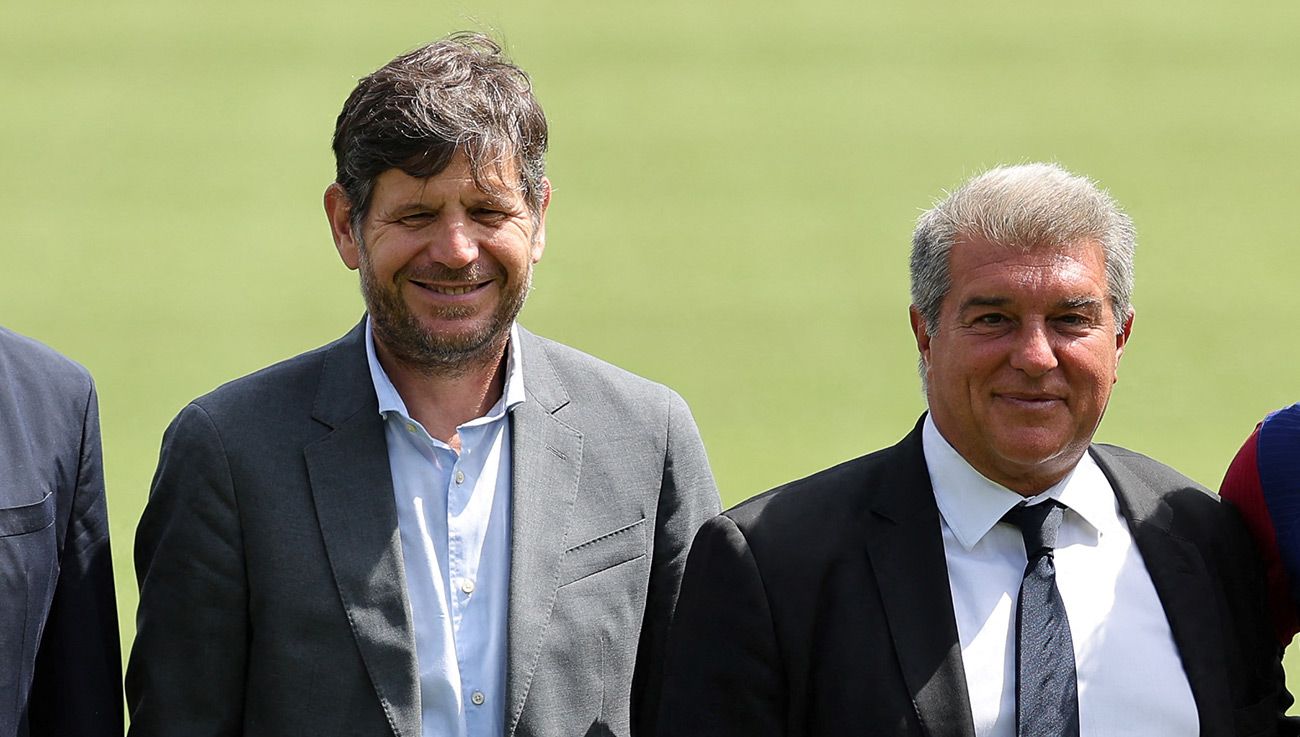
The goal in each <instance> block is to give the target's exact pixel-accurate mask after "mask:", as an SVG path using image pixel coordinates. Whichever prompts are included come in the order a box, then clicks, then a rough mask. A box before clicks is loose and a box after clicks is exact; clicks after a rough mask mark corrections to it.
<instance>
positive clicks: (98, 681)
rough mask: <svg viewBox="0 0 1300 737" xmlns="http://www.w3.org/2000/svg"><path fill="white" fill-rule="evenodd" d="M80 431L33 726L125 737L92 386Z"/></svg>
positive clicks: (39, 733) (40, 730) (33, 730)
mask: <svg viewBox="0 0 1300 737" xmlns="http://www.w3.org/2000/svg"><path fill="white" fill-rule="evenodd" d="M74 427H75V426H74ZM80 429H81V438H80V448H81V450H80V455H79V460H78V465H77V475H76V489H75V492H74V494H73V499H72V505H71V515H70V517H69V520H68V527H67V534H66V536H65V537H64V543H63V549H62V551H61V553H60V556H59V567H60V571H59V579H58V584H57V586H56V588H55V590H54V599H53V601H52V602H51V604H50V612H49V617H48V619H47V620H46V623H45V632H44V634H43V635H42V637H41V647H40V651H39V653H38V654H37V657H36V671H35V677H34V679H33V681H32V691H31V700H30V707H29V711H28V717H27V718H28V729H29V731H30V734H31V735H32V736H33V737H46V736H49V737H54V736H55V735H58V736H59V737H63V736H64V735H67V736H68V737H113V736H114V735H121V734H122V686H121V683H122V680H121V679H122V656H121V649H120V646H119V644H118V643H119V640H118V629H117V603H116V600H115V598H114V595H113V562H112V555H111V553H110V551H109V546H108V512H107V508H106V505H105V501H104V466H103V460H102V455H101V451H100V439H99V406H98V402H97V401H96V397H95V389H94V386H93V385H90V386H89V388H88V391H87V395H86V397H85V411H84V414H83V419H82V425H81V428H80ZM74 432H75V430H74Z"/></svg>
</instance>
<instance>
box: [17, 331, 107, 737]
mask: <svg viewBox="0 0 1300 737" xmlns="http://www.w3.org/2000/svg"><path fill="white" fill-rule="evenodd" d="M116 606H117V605H116V603H115V601H114V598H113V565H112V562H111V559H110V553H109V549H108V516H107V513H106V510H105V506H104V477H103V466H102V463H101V461H100V446H99V410H98V405H97V404H96V401H95V388H94V385H93V384H92V383H91V381H90V375H89V374H87V373H86V370H85V369H83V368H81V367H80V366H78V365H76V364H74V363H72V362H71V361H69V360H67V359H66V358H63V357H62V356H60V355H58V354H57V353H55V352H54V351H52V350H50V349H49V348H46V347H45V346H43V345H41V344H39V343H37V342H35V341H33V340H29V339H27V338H24V337H22V336H19V335H16V334H14V333H12V332H9V331H8V330H4V329H0V737H9V736H10V735H23V736H25V735H35V736H44V735H49V736H50V737H54V736H56V735H57V736H58V737H82V736H83V735H95V736H98V735H105V736H109V735H120V734H121V733H122V688H121V673H122V662H121V656H120V654H119V648H118V633H117V608H116Z"/></svg>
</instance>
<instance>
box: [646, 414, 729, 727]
mask: <svg viewBox="0 0 1300 737" xmlns="http://www.w3.org/2000/svg"><path fill="white" fill-rule="evenodd" d="M720 509H721V504H720V502H719V499H718V489H717V486H716V484H715V483H714V481H713V472H712V471H711V470H710V469H709V461H708V457H707V456H706V455H705V452H704V443H703V441H702V440H700V432H699V430H698V429H697V428H696V426H695V420H694V419H693V418H692V417H691V412H690V409H688V408H687V406H686V402H685V401H684V400H683V399H682V398H681V397H680V396H678V395H677V394H676V393H675V392H671V391H670V392H669V400H668V438H667V450H666V452H665V453H664V469H663V481H662V483H661V486H660V490H659V511H658V513H657V515H656V518H655V537H654V558H653V560H652V562H651V568H650V585H649V590H648V592H647V594H646V611H645V617H644V620H643V623H642V626H641V641H640V643H639V645H638V649H637V663H636V672H635V674H634V675H633V685H632V689H633V694H634V697H633V700H632V723H633V724H634V725H635V726H636V732H635V734H637V735H645V736H646V737H648V736H649V735H653V734H654V733H655V719H656V718H657V716H658V714H659V698H660V690H661V683H662V677H663V663H664V647H665V642H666V640H667V635H668V624H669V622H670V621H671V619H672V616H673V609H674V607H675V606H676V604H677V594H678V590H679V589H680V587H681V581H682V571H683V569H685V567H686V555H687V552H688V551H689V549H690V545H691V539H692V538H694V537H695V533H696V531H698V530H699V529H700V525H702V524H704V522H705V521H706V520H708V519H709V518H710V517H713V516H714V515H716V514H717V513H718V511H719V510H720Z"/></svg>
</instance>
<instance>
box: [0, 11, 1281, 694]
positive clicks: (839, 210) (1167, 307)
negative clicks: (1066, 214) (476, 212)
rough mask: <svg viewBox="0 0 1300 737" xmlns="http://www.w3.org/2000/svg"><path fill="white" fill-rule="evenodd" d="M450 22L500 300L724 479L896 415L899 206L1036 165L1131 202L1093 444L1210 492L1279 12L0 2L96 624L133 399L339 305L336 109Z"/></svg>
mask: <svg viewBox="0 0 1300 737" xmlns="http://www.w3.org/2000/svg"><path fill="white" fill-rule="evenodd" d="M459 28H475V29H481V30H488V31H490V32H493V33H495V34H497V35H498V36H500V37H502V38H503V39H504V40H505V42H506V44H507V45H508V47H509V48H510V50H511V52H512V53H513V55H514V56H515V58H516V59H517V60H518V61H519V62H520V63H521V64H522V65H523V66H524V67H525V68H526V69H528V70H529V71H530V72H531V73H532V74H533V77H534V79H535V82H536V86H537V89H538V91H539V96H540V98H541V101H542V103H543V105H544V106H545V108H546V110H547V113H548V117H549V119H550V122H551V127H552V149H551V155H550V157H549V162H550V175H551V178H552V180H553V182H554V185H555V196H554V201H553V204H552V208H551V213H550V217H549V221H548V225H549V228H548V243H549V248H548V249H547V252H546V258H545V260H544V261H543V262H542V264H541V265H540V267H539V271H538V275H537V281H536V285H537V288H536V291H535V293H534V294H533V296H532V298H531V300H530V302H529V306H528V308H527V309H526V310H525V312H524V317H523V320H524V322H525V323H526V324H527V325H528V326H529V327H531V328H532V329H533V330H535V331H537V332H540V333H543V334H546V335H548V336H550V337H554V338H557V339H559V340H562V341H565V342H568V343H571V344H573V345H576V346H578V347H581V348H583V349H585V350H587V351H588V352H591V353H594V354H596V355H598V356H601V357H604V358H606V359H608V360H611V361H613V362H615V363H618V364H620V365H622V366H624V367H627V368H629V369H632V370H634V371H636V372H638V373H641V374H643V375H646V376H649V377H652V378H654V379H657V380H660V381H663V382H665V383H668V384H670V385H672V386H674V387H675V388H677V389H678V390H679V391H680V392H681V393H682V394H683V395H684V396H685V397H686V399H687V400H688V401H689V402H690V403H691V405H692V407H693V408H694V411H695V414H696V418H697V420H698V422H699V425H700V428H701V430H702V432H703V434H704V439H705V442H706V444H707V445H708V448H709V451H710V456H711V458H712V461H713V466H714V470H715V472H716V474H717V478H718V481H719V484H720V486H721V488H722V490H723V496H724V501H725V502H726V503H728V504H731V503H735V502H738V501H740V500H742V499H744V498H746V497H748V496H750V495H752V494H754V493H757V492H759V491H761V490H763V489H765V488H767V487H770V486H773V485H775V484H778V483H781V482H783V481H786V480H789V479H791V478H794V477H797V476H801V475H804V474H806V473H809V472H812V471H814V470H817V469H819V468H822V467H824V466H827V465H830V464H832V463H835V462H837V461H840V460H843V459H846V458H849V457H852V456H855V455H859V454H861V453H864V452H867V451H869V450H872V449H875V448H877V447H880V446H882V445H885V444H889V443H892V442H894V441H895V440H896V439H898V438H899V437H901V436H902V435H903V434H904V433H905V432H906V431H907V430H908V429H909V428H910V427H911V424H912V423H913V422H914V420H915V419H916V417H917V415H918V414H919V413H920V412H921V410H922V408H923V403H922V400H921V395H920V392H919V389H918V385H917V379H916V375H915V360H916V359H915V348H914V346H913V344H912V336H911V333H910V331H909V328H908V323H907V314H906V312H907V303H908V297H907V272H906V268H907V248H908V241H909V236H910V233H911V228H912V225H913V221H914V220H915V218H916V216H917V215H918V214H919V212H920V211H921V210H922V209H923V208H925V207H926V206H927V205H928V204H929V203H930V202H931V201H932V200H933V199H934V198H935V197H936V196H938V195H939V194H940V193H941V191H942V190H943V189H944V188H948V187H951V186H953V185H955V184H957V183H959V182H960V181H961V180H962V179H964V178H965V177H967V176H969V175H971V174H973V173H975V172H977V171H979V170H981V169H983V168H985V167H988V166H991V165H995V164H998V163H1004V162H1018V161H1025V160H1035V159H1047V160H1055V161H1059V162H1061V163H1062V164H1064V165H1065V166H1067V167H1069V168H1072V169H1075V170H1077V171H1079V172H1082V173H1085V174H1088V175H1090V176H1093V177H1095V178H1097V179H1099V180H1100V181H1101V182H1102V183H1103V184H1104V185H1106V186H1107V187H1108V188H1109V189H1110V190H1111V192H1112V193H1113V194H1114V195H1115V196H1116V197H1117V198H1118V199H1119V200H1120V202H1121V203H1123V204H1124V205H1125V206H1126V207H1127V208H1128V209H1129V211H1130V212H1131V214H1132V215H1133V217H1134V219H1135V220H1136V222H1137V224H1138V229H1139V251H1138V288H1137V294H1136V305H1137V322H1136V329H1135V333H1134V338H1133V341H1132V342H1131V343H1130V344H1129V350H1128V351H1127V352H1126V355H1125V358H1124V362H1123V364H1122V366H1121V381H1120V383H1119V385H1118V387H1117V390H1116V394H1115V397H1114V399H1113V402H1112V405H1111V411H1110V413H1109V416H1108V417H1107V419H1106V421H1105V422H1104V423H1103V425H1102V428H1101V432H1100V434H1099V438H1100V439H1102V440H1105V441H1109V442H1116V443H1120V444H1123V445H1127V446H1130V447H1132V448H1135V449H1137V450H1141V451H1143V452H1146V453H1149V454H1151V455H1153V456H1156V457H1158V458H1160V459H1162V460H1164V461H1166V462H1169V463H1171V464H1172V465H1174V466H1176V467H1178V468H1180V469H1182V470H1183V471H1185V472H1186V473H1188V474H1189V475H1191V476H1192V477H1194V478H1196V479H1198V480H1199V481H1201V482H1203V483H1205V484H1207V485H1209V486H1211V487H1215V486H1217V485H1218V482H1219V479H1220V478H1221V476H1222V473H1223V469H1224V468H1225V466H1226V464H1227V462H1228V460H1229V459H1230V458H1231V457H1232V455H1233V453H1234V452H1235V451H1236V449H1237V447H1238V445H1239V444H1240V442H1241V441H1242V439H1243V438H1244V437H1245V435H1246V434H1247V433H1248V432H1249V431H1250V430H1251V428H1252V427H1253V426H1254V423H1255V422H1256V421H1257V420H1258V419H1259V418H1260V417H1261V416H1262V415H1263V414H1264V413H1265V412H1267V411H1268V410H1270V409H1273V408H1276V407H1279V406H1282V405H1284V404H1288V403H1290V402H1293V401H1297V400H1300V380H1297V379H1296V375H1297V372H1296V367H1297V366H1300V340H1297V339H1296V337H1295V329H1294V327H1293V326H1294V323H1292V322H1291V321H1292V320H1295V319H1297V318H1300V293H1298V292H1297V289H1296V275H1297V273H1298V268H1297V267H1300V249H1298V248H1297V240H1300V239H1298V238H1297V235H1296V229H1295V227H1294V225H1293V224H1292V222H1291V221H1289V220H1287V217H1289V216H1287V215H1285V211H1286V209H1287V208H1288V207H1289V206H1292V203H1293V200H1294V199H1295V197H1296V196H1297V195H1298V194H1300V181H1297V179H1298V178H1300V174H1298V173H1297V172H1300V136H1297V131H1300V102H1298V101H1300V77H1297V75H1296V73H1295V70H1296V69H1297V68H1298V67H1300V43H1298V41H1300V38H1297V35H1298V33H1300V32H1298V31H1297V30H1296V29H1297V28H1300V6H1291V5H1286V4H1280V3H1279V4H1270V5H1268V6H1267V9H1265V6H1263V5H1258V6H1256V5H1229V4H1223V3H1212V2H1200V1H1198V2H1189V3H1182V4H1179V5H1177V6H1170V5H1167V4H1166V5H1157V4H1148V3H1132V2H1100V3H1087V4H1074V5H1068V6H1066V5H1059V4H1028V3H1020V2H1005V1H1003V0H994V1H993V2H984V3H978V4H973V3H972V4H962V5H957V4H955V3H937V2H932V1H930V0H919V1H917V0H913V1H912V2H893V1H891V2H884V3H870V4H867V3H861V2H848V1H844V2H830V1H819V2H812V3H805V4H800V5H794V4H790V3H771V2H756V3H747V4H741V3H720V2H719V3H709V2H699V1H698V0H694V1H682V0H669V1H668V2H659V3H631V2H622V1H615V2H609V3H579V2H554V3H547V4H544V5H543V4H540V3H538V4H531V3H522V2H520V3H517V4H516V3H504V2H485V3H473V4H471V3H468V2H465V0H453V1H452V2H443V3H414V2H398V1H396V0H377V1H376V2H372V3H367V4H365V5H362V4H356V3H353V4H343V3H336V2H323V1H321V0H314V1H313V2H302V1H300V0H290V1H289V2H281V3H274V4H272V3H263V2H250V1H249V0H232V1H230V2H226V3H223V4H215V3H196V2H161V1H160V0H124V1H123V2H119V3H102V4H92V3H89V2H84V0H82V1H80V2H77V1H71V0H70V1H69V2H62V3H48V4H34V3H27V4H20V3H18V2H16V0H0V68H3V69H4V70H5V73H4V74H3V75H0V99H2V100H3V101H4V103H3V105H4V114H3V115H0V222H2V223H4V225H5V235H4V236H3V240H0V255H2V257H3V258H2V259H0V263H2V265H0V323H3V324H5V325H7V326H9V327H11V328H13V329H16V330H18V331H20V332H23V333H26V334H29V335H32V336H34V337H37V338H40V339H42V340H44V341H45V342H47V343H49V344H51V345H53V346H54V347H56V348H57V349H59V350H61V351H63V352H64V353H66V354H67V355H69V356H71V357H73V358H75V359H77V360H78V361H80V362H81V363H83V364H85V365H86V366H87V367H89V368H90V370H91V371H92V372H93V373H94V375H95V376H96V378H97V380H98V383H99V388H100V398H101V406H102V412H103V431H104V445H105V453H106V467H107V477H108V484H109V494H110V505H111V513H112V523H113V535H114V554H115V557H116V565H117V571H118V599H119V603H120V607H121V612H122V620H123V627H122V629H123V642H124V644H129V642H130V637H131V633H132V630H133V626H132V619H133V616H134V610H135V601H136V597H135V585H134V580H133V575H132V572H131V540H132V534H133V532H134V527H135V522H136V519H137V518H138V516H139V513H140V510H141V508H142V507H143V505H144V501H145V498H146V495H147V491H148V485H149V479H150V477H151V475H152V472H153V467H154V463H155V461H156V459H157V450H158V442H159V439H160V436H161V433H162V431H163V428H164V427H165V426H166V424H167V422H168V421H169V420H170V418H171V417H172V416H173V415H174V414H175V413H176V412H177V411H179V409H180V408H181V407H182V406H183V405H184V404H185V403H186V402H187V401H188V400H189V399H191V398H193V397H195V396H197V395H199V394H201V393H204V392H206V391H208V390H210V389H212V388H213V387H215V386H216V385H218V384H219V383H221V382H223V381H226V380H229V379H231V378H234V377H236V376H239V375H242V374H244V373H247V372H249V371H252V370H254V369H256V368H259V367H261V366H263V365H266V364H268V363H270V362H272V361H275V360H278V359H280V358H284V357H287V356H290V355H293V354H295V353H298V352H300V351H302V350H305V349H307V348H310V347H313V346H316V345H319V344H321V343H323V342H326V341H328V340H331V339H333V338H334V337H337V336H338V335H341V334H342V333H343V332H345V331H346V330H347V329H348V328H349V327H350V326H351V325H352V324H353V323H354V322H355V321H356V320H357V319H358V318H359V316H360V314H361V301H360V298H359V295H358V290H357V287H356V283H355V277H354V275H353V274H352V273H351V272H349V271H347V270H346V269H345V268H344V267H343V266H342V264H341V263H340V262H339V261H338V259H337V257H336V255H335V253H334V249H333V246H332V243H331V242H330V238H329V234H328V230H327V228H326V224H325V219H324V217H323V214H322V209H321V204H320V199H321V193H322V191H323V190H324V188H325V186H326V184H327V183H328V182H329V181H330V180H331V179H332V177H333V163H332V157H331V155H330V150H329V139H330V134H331V133H332V130H333V121H334V117H335V115H337V113H338V109H339V107H340V106H341V104H342V101H343V99H344V97H345V96H346V95H347V93H348V92H349V91H350V90H351V88H352V86H353V84H354V83H355V81H356V79H357V78H358V77H360V76H362V75H364V74H366V73H367V72H369V71H370V70H372V69H373V68H374V67H376V66H378V65H380V64H382V63H383V62H385V61H386V60H387V59H389V58H390V57H391V56H393V55H395V54H396V53H398V52H400V51H404V50H406V49H408V48H410V47H413V46H415V45H418V44H420V43H422V42H424V41H426V40H429V39H431V38H434V37H437V36H440V35H443V34H444V33H446V32H448V31H451V30H455V29H459ZM1289 326H1291V327H1289ZM1297 668H1300V662H1297V663H1296V665H1295V667H1293V669H1292V672H1293V673H1297V674H1300V670H1297ZM1296 677H1297V678H1300V675H1297V676H1296ZM1293 680H1294V679H1293Z"/></svg>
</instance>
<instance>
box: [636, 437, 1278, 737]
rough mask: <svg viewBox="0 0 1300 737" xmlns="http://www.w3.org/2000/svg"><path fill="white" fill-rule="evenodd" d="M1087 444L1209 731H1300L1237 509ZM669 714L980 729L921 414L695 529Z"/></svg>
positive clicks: (925, 736) (715, 728)
mask: <svg viewBox="0 0 1300 737" xmlns="http://www.w3.org/2000/svg"><path fill="white" fill-rule="evenodd" d="M1091 453H1092V455H1093V458H1095V459H1096V461H1097V463H1098V465H1099V466H1100V467H1101V469H1102V472H1103V473H1105V474H1106V478H1107V479H1108V480H1109V481H1110V484H1111V487H1112V488H1113V489H1114V490H1115V494H1116V497H1117V499H1118V501H1119V507H1120V511H1121V513H1122V514H1123V515H1124V518H1125V519H1126V520H1127V521H1128V525H1129V529H1130V530H1132V532H1133V541H1134V543H1135V544H1136V545H1137V548H1138V551H1139V552H1140V553H1141V554H1142V560H1143V562H1144V563H1145V564H1146V567H1147V570H1148V571H1149V573H1150V574H1151V582H1152V584H1154V586H1155V589H1156V594H1157V595H1158V596H1159V598H1160V601H1161V603H1162V604H1163V606H1164V611H1165V615H1166V617H1167V618H1168V620H1169V627H1170V630H1171V631H1172V634H1173V638H1174V643H1175V645H1176V646H1177V648H1178V652H1179V656H1180V658H1181V659H1182V664H1183V670H1184V671H1185V672H1186V674H1187V680H1188V682H1189V684H1190V685H1191V690H1192V696H1193V698H1194V699H1195V701H1196V708H1197V713H1198V716H1199V718H1200V726H1201V730H1200V733H1201V735H1202V736H1203V737H1266V736H1268V735H1295V734H1300V723H1297V722H1296V721H1295V720H1292V719H1288V718H1285V717H1283V716H1282V714H1284V713H1285V711H1286V709H1287V707H1288V706H1289V705H1290V704H1291V696H1290V694H1288V693H1287V691H1286V689H1285V686H1284V683H1283V673H1282V667H1281V662H1280V652H1279V650H1278V648H1277V645H1276V643H1275V641H1274V640H1273V638H1272V630H1271V628H1270V627H1269V623H1268V619H1267V616H1266V613H1265V609H1264V593H1263V592H1264V590H1263V582H1262V577H1261V570H1260V566H1259V562H1258V559H1257V557H1256V554H1255V550H1254V546H1253V544H1252V543H1251V541H1250V539H1249V537H1248V536H1247V535H1246V532H1245V529H1244V527H1243V525H1242V523H1241V520H1240V519H1239V518H1238V517H1237V515H1236V514H1235V510H1233V509H1232V508H1231V507H1230V506H1229V505H1227V504H1223V503H1220V502H1219V500H1218V498H1217V497H1215V496H1214V495H1213V494H1211V493H1209V492H1208V491H1206V490H1205V489H1204V488H1202V487H1200V486H1199V485H1197V484H1196V483H1194V482H1192V481H1191V480H1189V479H1187V478H1186V477H1184V476H1182V475H1181V474H1179V473H1177V472H1176V471H1174V470H1172V469H1170V468H1168V467H1167V466H1164V465H1161V464H1160V463H1157V462H1156V461H1153V460H1151V459H1150V458H1147V457H1145V456H1142V455H1139V454H1137V453H1133V452H1131V451H1127V450H1124V449H1123V448H1116V447H1114V446H1106V445H1094V446H1093V447H1092V449H1091ZM702 695H710V696H717V698H706V697H703V696H702ZM662 708H663V713H662V716H661V720H660V724H659V730H660V731H659V734H660V735H661V737H841V736H842V735H852V734H872V735H877V734H879V735H894V736H897V737H974V735H975V727H974V723H973V721H972V718H971V711H970V697H969V692H968V690H967V687H966V676H965V669H964V667H963V665H962V654H961V647H960V644H959V641H958V635H957V621H956V616H955V615H954V613H953V604H952V594H951V590H950V588H949V583H948V568H947V561H946V558H945V554H944V548H943V538H942V534H941V522H940V516H939V509H938V507H937V506H936V504H935V500H934V492H933V490H932V489H931V486H930V477H929V473H928V471H927V470H926V464H925V455H924V452H923V450H922V447H921V426H920V423H919V422H918V423H917V426H916V428H915V429H914V430H913V431H912V433H911V434H909V435H908V436H907V437H906V438H904V439H903V440H902V442H900V443H898V444H897V445H895V446H893V447H891V448H886V449H884V450H881V451H878V452H876V453H873V454H871V455H867V456H863V457H861V458H857V459H854V460H851V461H848V462H845V463H842V464H840V465H838V466H835V467H834V468H830V469H827V470H825V471H821V472H819V473H817V474H814V475H812V476H809V477H807V478H804V479H801V480H798V481H794V482H791V483H789V484H786V485H785V486H782V487H780V488H777V489H774V490H772V491H769V492H767V493H765V494H762V495H759V496H756V497H754V498H752V499H750V500H749V501H746V502H744V503H742V504H740V505H738V506H736V507H735V508H733V509H731V510H728V511H727V512H726V513H724V514H723V515H720V516H718V517H716V518H714V519H713V520H710V521H709V522H708V523H706V524H705V525H704V527H703V528H701V530H700V533H699V535H698V537H697V538H696V540H695V543H694V546H693V548H692V550H691V554H690V562H689V563H688V564H687V569H686V574H685V578H684V581H683V583H682V590H681V599H680V601H679V604H678V607H677V610H676V619H675V620H674V622H673V627H672V637H671V644H670V646H669V652H668V677H667V679H666V680H665V689H664V695H663V699H662Z"/></svg>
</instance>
